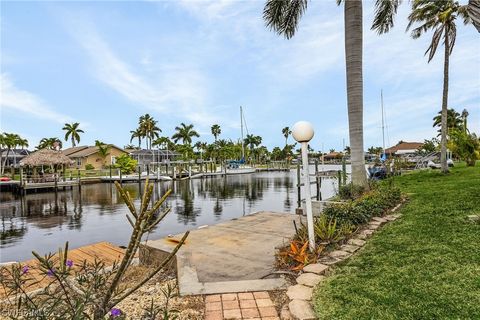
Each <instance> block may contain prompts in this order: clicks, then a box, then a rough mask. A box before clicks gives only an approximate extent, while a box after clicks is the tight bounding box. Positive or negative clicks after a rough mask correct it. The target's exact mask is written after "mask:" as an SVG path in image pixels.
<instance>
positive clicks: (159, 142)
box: [152, 137, 175, 150]
mask: <svg viewBox="0 0 480 320" xmlns="http://www.w3.org/2000/svg"><path fill="white" fill-rule="evenodd" d="M152 146H154V147H157V146H158V147H160V148H163V149H165V150H175V143H174V142H173V141H172V140H170V138H169V137H160V138H157V139H155V140H154V141H153V142H152Z"/></svg>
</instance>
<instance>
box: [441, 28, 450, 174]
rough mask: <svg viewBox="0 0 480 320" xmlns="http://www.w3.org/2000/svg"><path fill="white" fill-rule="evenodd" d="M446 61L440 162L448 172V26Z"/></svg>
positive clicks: (446, 30)
mask: <svg viewBox="0 0 480 320" xmlns="http://www.w3.org/2000/svg"><path fill="white" fill-rule="evenodd" d="M444 46H445V61H444V64H443V98H442V127H441V133H442V137H441V140H440V164H441V166H442V172H443V173H447V172H448V165H447V109H448V106H447V103H448V65H449V62H450V51H449V39H448V28H445V43H444Z"/></svg>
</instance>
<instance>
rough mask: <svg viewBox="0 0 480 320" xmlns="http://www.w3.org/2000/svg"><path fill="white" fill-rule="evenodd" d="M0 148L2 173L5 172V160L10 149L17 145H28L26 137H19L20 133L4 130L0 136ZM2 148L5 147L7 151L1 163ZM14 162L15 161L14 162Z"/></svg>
mask: <svg viewBox="0 0 480 320" xmlns="http://www.w3.org/2000/svg"><path fill="white" fill-rule="evenodd" d="M0 145H1V146H0V148H1V149H2V150H1V152H0V167H1V172H0V173H1V174H4V172H5V167H6V165H7V160H8V155H9V154H10V151H11V150H12V149H15V148H17V147H18V146H19V147H22V148H23V147H28V141H27V139H24V138H22V137H20V135H18V134H16V133H7V132H4V133H3V134H2V135H1V136H0ZM3 148H6V149H7V153H6V155H5V159H4V160H3V164H2V163H1V159H2V157H1V156H2V153H3ZM14 164H16V163H14Z"/></svg>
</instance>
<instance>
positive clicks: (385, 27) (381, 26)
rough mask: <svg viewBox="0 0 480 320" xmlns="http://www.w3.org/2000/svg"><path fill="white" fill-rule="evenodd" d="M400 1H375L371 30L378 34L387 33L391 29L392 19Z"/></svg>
mask: <svg viewBox="0 0 480 320" xmlns="http://www.w3.org/2000/svg"><path fill="white" fill-rule="evenodd" d="M401 3H402V0H376V2H375V17H374V18H373V24H372V27H371V30H375V31H377V33H378V34H383V33H387V32H388V31H390V29H391V28H392V27H393V24H394V17H395V14H396V13H397V10H398V6H399V5H400V4H401Z"/></svg>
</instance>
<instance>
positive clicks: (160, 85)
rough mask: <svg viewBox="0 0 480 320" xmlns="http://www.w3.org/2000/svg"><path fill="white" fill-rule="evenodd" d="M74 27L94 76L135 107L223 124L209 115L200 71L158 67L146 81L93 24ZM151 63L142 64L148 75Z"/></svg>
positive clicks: (202, 122)
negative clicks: (153, 74) (153, 76)
mask: <svg viewBox="0 0 480 320" xmlns="http://www.w3.org/2000/svg"><path fill="white" fill-rule="evenodd" d="M71 23H72V24H71V25H70V31H71V34H72V35H73V36H74V38H75V39H76V40H77V41H78V43H79V44H80V45H81V46H82V47H83V48H84V49H85V51H86V52H87V54H88V55H89V57H90V58H91V61H92V63H93V65H92V68H91V69H92V70H93V73H94V75H95V76H96V77H97V78H98V79H99V80H100V81H102V82H103V83H105V84H106V85H107V86H109V87H110V88H111V89H113V90H114V91H116V92H117V93H119V94H120V95H122V96H124V97H125V98H127V99H128V100H130V101H131V102H133V103H134V104H135V105H137V106H139V107H143V108H148V109H151V110H154V111H156V112H158V113H160V114H169V115H176V116H178V117H182V118H186V119H188V120H190V121H192V122H194V123H195V124H199V125H203V126H206V125H211V124H212V123H215V122H219V121H220V120H221V119H219V117H218V115H216V114H213V113H211V112H208V111H207V105H208V79H206V77H205V76H204V75H203V73H202V72H200V71H199V69H198V68H195V67H194V66H189V65H185V64H180V63H177V64H175V63H170V64H168V65H161V66H160V67H157V69H155V70H156V72H155V74H156V75H157V76H156V77H155V78H152V77H147V76H145V75H142V74H141V73H140V72H139V71H140V70H135V71H134V68H132V67H131V65H130V64H128V63H127V62H126V61H124V60H122V59H121V58H120V57H119V55H118V54H117V53H116V52H114V50H113V49H112V48H111V46H110V45H109V44H108V43H107V41H106V40H105V39H103V38H102V37H101V36H100V34H99V33H98V31H97V30H96V28H95V26H94V25H93V24H92V23H91V22H89V21H88V20H83V21H80V20H76V21H74V22H71ZM151 59H152V58H151V56H150V55H149V54H147V55H146V56H144V57H143V59H142V60H141V61H140V63H141V64H148V69H149V71H152V70H153V69H154V67H153V66H152V65H151V64H152V60H151Z"/></svg>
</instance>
